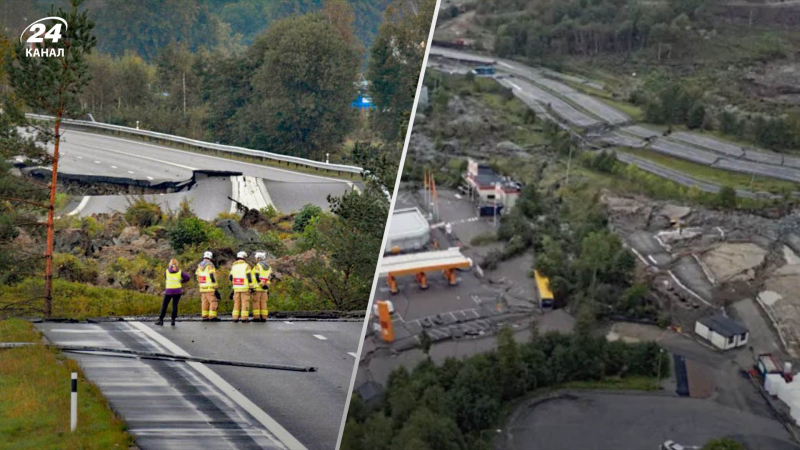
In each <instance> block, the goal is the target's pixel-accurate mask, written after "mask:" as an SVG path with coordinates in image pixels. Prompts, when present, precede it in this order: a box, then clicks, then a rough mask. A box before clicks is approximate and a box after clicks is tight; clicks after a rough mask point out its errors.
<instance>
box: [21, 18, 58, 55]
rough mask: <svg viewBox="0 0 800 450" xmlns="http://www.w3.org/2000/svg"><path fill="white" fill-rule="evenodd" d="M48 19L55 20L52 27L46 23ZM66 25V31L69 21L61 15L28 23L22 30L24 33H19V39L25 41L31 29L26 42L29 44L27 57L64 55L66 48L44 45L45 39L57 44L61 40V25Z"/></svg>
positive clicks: (26, 51)
mask: <svg viewBox="0 0 800 450" xmlns="http://www.w3.org/2000/svg"><path fill="white" fill-rule="evenodd" d="M48 20H55V21H56V23H55V24H53V26H52V27H50V29H47V27H46V26H45V24H44V23H42V22H45V21H48ZM62 25H63V26H64V31H66V30H67V29H68V25H67V21H66V20H64V19H63V18H61V17H55V16H54V17H45V18H43V19H39V20H37V21H36V22H33V23H32V24H30V25H28V26H27V27H26V28H25V30H23V31H22V34H20V35H19V41H20V42H23V39H24V38H25V33H27V32H28V31H29V30H30V31H31V33H32V34H31V35H30V36H28V38H27V39H25V40H24V42H25V43H26V44H27V45H28V46H27V48H26V49H25V56H27V57H64V49H63V48H45V47H44V46H43V44H44V41H45V40H49V41H51V42H52V43H54V44H56V43H58V41H60V40H61V26H62Z"/></svg>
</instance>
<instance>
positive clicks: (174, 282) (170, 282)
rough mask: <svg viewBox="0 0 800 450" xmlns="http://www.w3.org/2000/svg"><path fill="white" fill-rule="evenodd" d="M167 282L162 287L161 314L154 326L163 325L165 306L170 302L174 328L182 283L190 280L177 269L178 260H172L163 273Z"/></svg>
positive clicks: (165, 312) (187, 275)
mask: <svg viewBox="0 0 800 450" xmlns="http://www.w3.org/2000/svg"><path fill="white" fill-rule="evenodd" d="M165 275H166V278H167V282H166V285H165V286H164V288H165V289H164V301H163V302H162V303H161V314H160V315H159V316H158V320H157V321H156V325H159V326H161V325H164V316H165V315H166V314H167V305H169V302H172V326H173V327H174V326H175V318H176V317H178V300H180V299H181V295H183V287H182V285H183V283H186V282H188V281H189V280H191V279H192V277H190V276H189V274H188V273H186V272H184V271H182V270H181V269H179V268H178V260H176V259H174V258H173V259H172V260H170V262H169V267H167V270H166V272H165Z"/></svg>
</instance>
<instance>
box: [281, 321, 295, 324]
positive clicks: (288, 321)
mask: <svg viewBox="0 0 800 450" xmlns="http://www.w3.org/2000/svg"><path fill="white" fill-rule="evenodd" d="M283 323H287V324H289V325H291V324H293V323H294V322H289V321H288V320H284V321H283Z"/></svg>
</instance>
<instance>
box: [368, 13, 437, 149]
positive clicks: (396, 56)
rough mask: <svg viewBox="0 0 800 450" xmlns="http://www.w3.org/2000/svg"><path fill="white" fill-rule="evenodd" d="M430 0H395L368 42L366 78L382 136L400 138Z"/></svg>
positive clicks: (422, 52)
mask: <svg viewBox="0 0 800 450" xmlns="http://www.w3.org/2000/svg"><path fill="white" fill-rule="evenodd" d="M435 6H436V2H435V1H434V0H412V1H399V0H395V1H394V2H393V3H392V4H391V5H389V7H388V8H387V9H386V12H385V13H384V22H383V24H382V25H381V26H380V28H379V30H378V35H377V36H376V37H375V40H374V41H373V43H372V49H371V51H370V58H369V65H368V67H367V79H369V80H370V82H371V85H370V93H371V94H372V99H373V101H374V102H375V105H376V106H377V107H378V110H377V111H375V112H374V114H375V117H374V120H375V124H376V128H377V129H378V130H379V131H380V132H381V133H382V134H383V136H384V138H385V139H386V140H397V139H402V137H403V136H402V133H403V132H404V130H405V124H407V122H408V120H409V117H410V114H411V108H412V106H413V105H414V97H415V94H416V91H417V84H418V82H419V77H420V73H421V70H420V69H421V68H422V60H423V58H424V56H425V46H426V42H427V40H428V32H429V30H430V27H431V19H432V17H433V11H434V8H435Z"/></svg>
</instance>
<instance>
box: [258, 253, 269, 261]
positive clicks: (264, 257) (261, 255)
mask: <svg viewBox="0 0 800 450" xmlns="http://www.w3.org/2000/svg"><path fill="white" fill-rule="evenodd" d="M256 259H257V260H259V261H261V260H262V259H267V254H266V252H256Z"/></svg>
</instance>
